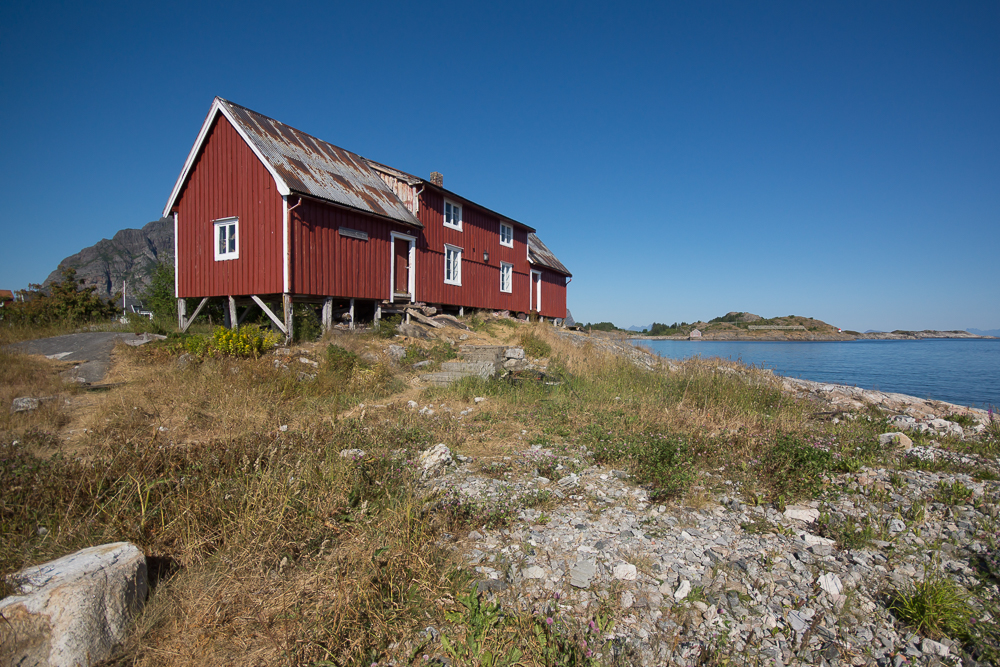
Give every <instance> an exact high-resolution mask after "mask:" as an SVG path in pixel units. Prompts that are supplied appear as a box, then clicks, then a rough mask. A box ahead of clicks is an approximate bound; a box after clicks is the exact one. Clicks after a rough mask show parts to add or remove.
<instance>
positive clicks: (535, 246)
mask: <svg viewBox="0 0 1000 667" xmlns="http://www.w3.org/2000/svg"><path fill="white" fill-rule="evenodd" d="M528 259H529V260H531V263H532V264H539V265H541V266H544V267H546V268H549V269H552V270H553V271H556V272H558V273H562V274H565V275H567V276H570V277H572V276H573V274H572V273H570V272H569V269H567V268H566V267H565V266H563V263H562V262H560V261H559V258H558V257H556V256H555V254H554V253H553V252H552V251H551V250H549V248H548V246H547V245H545V244H544V243H542V240H541V239H540V238H538V236H537V235H535V234H528Z"/></svg>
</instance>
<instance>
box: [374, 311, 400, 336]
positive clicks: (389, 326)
mask: <svg viewBox="0 0 1000 667" xmlns="http://www.w3.org/2000/svg"><path fill="white" fill-rule="evenodd" d="M402 321H403V318H402V316H401V315H393V316H392V317H383V318H382V319H380V320H379V321H378V322H376V323H375V326H374V327H372V332H373V333H374V334H375V335H376V336H378V337H379V338H392V337H393V336H395V335H396V334H397V333H398V328H399V325H400V324H401V323H402Z"/></svg>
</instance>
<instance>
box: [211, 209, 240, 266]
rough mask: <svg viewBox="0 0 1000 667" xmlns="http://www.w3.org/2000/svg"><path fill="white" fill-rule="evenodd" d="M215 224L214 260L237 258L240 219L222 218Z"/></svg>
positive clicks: (214, 222) (238, 252)
mask: <svg viewBox="0 0 1000 667" xmlns="http://www.w3.org/2000/svg"><path fill="white" fill-rule="evenodd" d="M213 224H214V225H215V261H217V262H218V261H221V260H224V259H238V258H239V256H240V243H239V241H240V237H239V229H240V219H239V218H222V219H221V220H215V221H213Z"/></svg>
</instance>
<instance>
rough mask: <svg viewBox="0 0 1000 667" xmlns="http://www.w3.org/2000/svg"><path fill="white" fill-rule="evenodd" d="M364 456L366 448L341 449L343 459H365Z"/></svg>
mask: <svg viewBox="0 0 1000 667" xmlns="http://www.w3.org/2000/svg"><path fill="white" fill-rule="evenodd" d="M364 457H365V450H363V449H342V450H340V458H342V459H363V458H364Z"/></svg>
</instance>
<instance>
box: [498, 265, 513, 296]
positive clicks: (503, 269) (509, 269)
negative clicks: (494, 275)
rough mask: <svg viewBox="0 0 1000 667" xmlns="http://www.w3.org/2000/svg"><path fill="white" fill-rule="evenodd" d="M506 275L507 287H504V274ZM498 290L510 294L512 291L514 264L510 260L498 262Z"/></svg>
mask: <svg viewBox="0 0 1000 667" xmlns="http://www.w3.org/2000/svg"><path fill="white" fill-rule="evenodd" d="M505 273H506V275H507V289H504V274H505ZM500 291H501V292H506V293H507V294H510V293H512V292H513V291H514V265H513V264H511V263H510V262H500Z"/></svg>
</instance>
